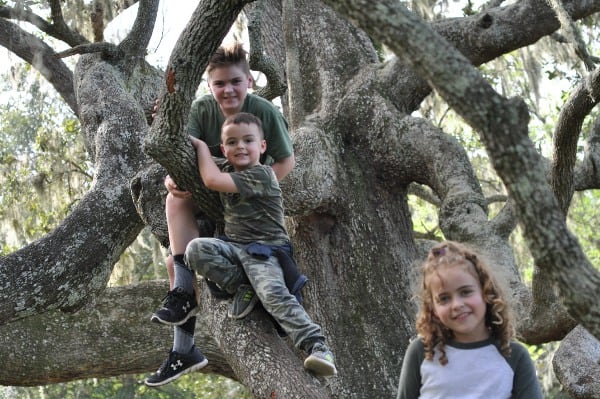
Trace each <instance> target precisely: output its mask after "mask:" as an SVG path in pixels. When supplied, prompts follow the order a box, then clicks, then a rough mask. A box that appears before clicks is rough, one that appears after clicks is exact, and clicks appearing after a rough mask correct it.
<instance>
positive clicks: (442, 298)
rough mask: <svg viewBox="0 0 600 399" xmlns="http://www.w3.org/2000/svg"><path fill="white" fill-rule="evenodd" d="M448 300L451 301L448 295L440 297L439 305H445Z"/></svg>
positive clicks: (438, 299)
mask: <svg viewBox="0 0 600 399" xmlns="http://www.w3.org/2000/svg"><path fill="white" fill-rule="evenodd" d="M448 300H449V297H448V296H446V295H443V296H438V298H437V303H440V304H444V303H447V302H448Z"/></svg>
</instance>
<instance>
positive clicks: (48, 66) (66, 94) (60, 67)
mask: <svg viewBox="0 0 600 399" xmlns="http://www.w3.org/2000/svg"><path fill="white" fill-rule="evenodd" d="M0 45H2V46H4V47H5V48H6V49H8V50H10V51H11V52H13V53H15V54H16V55H18V56H19V57H20V58H22V59H23V60H24V61H25V62H27V63H29V64H31V65H32V66H33V67H34V68H36V69H37V70H38V71H39V72H40V73H41V74H42V76H44V78H46V80H47V81H48V82H49V83H50V84H52V86H54V88H55V89H56V91H57V92H58V93H59V94H60V95H61V96H62V98H63V99H64V100H65V102H66V103H67V104H68V105H69V107H70V108H71V110H73V112H74V113H75V115H77V114H78V113H79V112H78V105H77V101H76V100H75V93H74V92H73V73H72V72H71V70H70V69H69V68H68V67H67V66H66V65H65V64H64V62H62V61H61V60H59V59H57V58H56V57H54V50H53V49H52V48H50V47H49V46H48V45H47V44H46V43H44V42H43V41H41V40H40V39H38V38H37V37H35V36H34V35H32V34H30V33H27V32H25V31H24V30H23V29H21V28H20V27H18V26H17V25H15V24H13V23H11V22H9V21H7V20H6V19H4V18H0Z"/></svg>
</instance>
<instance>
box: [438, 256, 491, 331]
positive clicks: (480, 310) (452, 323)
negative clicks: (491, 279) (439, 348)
mask: <svg viewBox="0 0 600 399" xmlns="http://www.w3.org/2000/svg"><path fill="white" fill-rule="evenodd" d="M467 267H469V266H466V265H460V264H459V265H448V266H444V267H441V268H439V269H438V270H437V272H436V273H435V274H432V275H431V276H430V277H429V279H430V289H431V299H432V300H433V313H434V315H435V316H437V318H438V319H439V320H440V321H441V322H442V324H444V326H446V327H447V328H449V329H450V330H452V332H454V338H455V339H456V341H458V342H477V341H483V340H485V339H487V338H489V337H490V332H489V330H488V329H487V327H486V325H485V314H486V309H487V307H486V305H487V304H486V302H485V300H484V299H483V294H482V290H481V285H480V284H479V280H477V279H476V278H475V277H473V275H472V274H471V273H469V272H468V271H467Z"/></svg>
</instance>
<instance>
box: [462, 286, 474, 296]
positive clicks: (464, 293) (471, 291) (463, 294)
mask: <svg viewBox="0 0 600 399" xmlns="http://www.w3.org/2000/svg"><path fill="white" fill-rule="evenodd" d="M472 293H473V290H472V289H470V288H468V289H464V290H462V291H461V294H462V296H469V295H471V294H472Z"/></svg>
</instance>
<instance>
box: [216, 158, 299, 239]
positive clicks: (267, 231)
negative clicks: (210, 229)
mask: <svg viewBox="0 0 600 399" xmlns="http://www.w3.org/2000/svg"><path fill="white" fill-rule="evenodd" d="M224 171H226V172H231V177H232V179H233V182H234V183H235V185H236V187H237V189H238V191H239V192H238V193H221V202H222V203H223V207H224V210H223V214H224V216H225V235H227V237H228V238H229V239H231V240H233V241H235V242H241V243H251V242H257V241H259V242H266V243H273V242H280V241H282V240H289V236H288V234H287V231H286V229H285V225H284V211H283V198H282V197H281V189H280V188H279V182H278V181H277V178H276V177H275V173H274V172H273V169H272V168H271V167H270V166H265V165H256V166H253V167H251V168H249V169H246V170H244V171H241V172H234V171H233V168H232V167H231V166H230V165H227V166H226V168H225V169H224Z"/></svg>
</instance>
